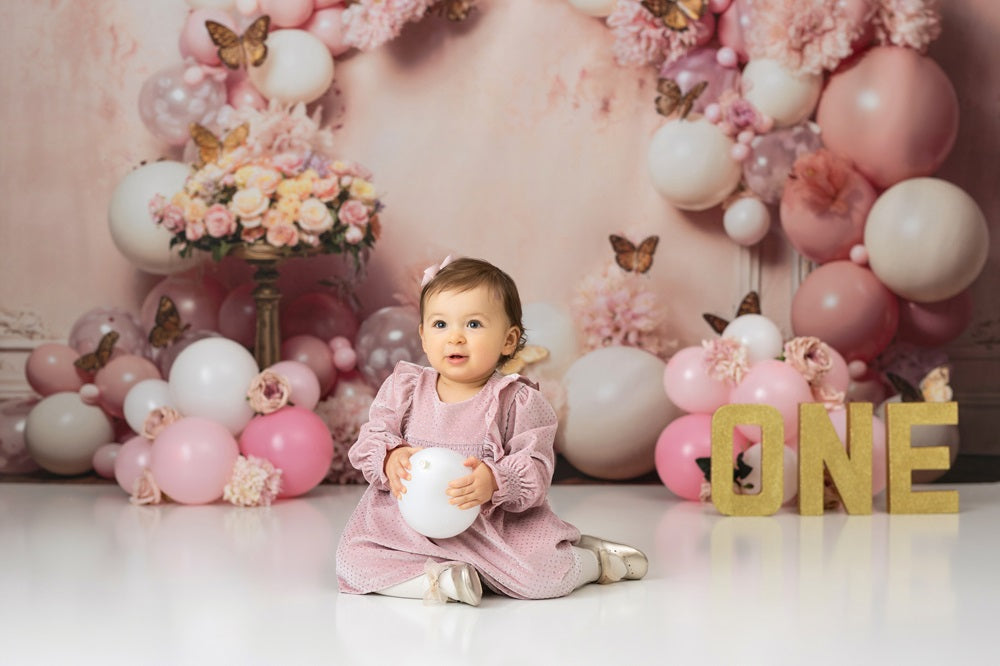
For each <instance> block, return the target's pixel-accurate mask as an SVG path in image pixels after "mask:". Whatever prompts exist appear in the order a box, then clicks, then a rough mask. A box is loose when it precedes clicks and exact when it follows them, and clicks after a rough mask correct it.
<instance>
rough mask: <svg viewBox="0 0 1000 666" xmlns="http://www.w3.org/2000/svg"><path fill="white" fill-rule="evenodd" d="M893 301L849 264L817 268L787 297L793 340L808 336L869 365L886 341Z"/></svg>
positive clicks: (893, 319) (892, 325)
mask: <svg viewBox="0 0 1000 666" xmlns="http://www.w3.org/2000/svg"><path fill="white" fill-rule="evenodd" d="M898 323H899V302H898V300H897V298H896V296H895V295H894V294H893V293H892V292H891V291H889V290H888V289H886V287H885V285H883V284H882V283H881V282H879V280H878V278H877V277H875V274H874V273H872V272H871V271H870V270H868V269H867V268H863V267H861V266H858V265H857V264H855V263H853V262H850V261H831V262H830V263H828V264H823V265H822V266H820V267H819V268H817V269H816V270H814V271H813V272H811V273H810V274H809V275H808V276H807V277H806V279H805V280H804V281H803V282H802V284H801V285H800V286H799V288H798V291H796V292H795V296H794V297H793V298H792V329H793V330H794V331H795V335H813V336H816V337H817V338H819V339H820V340H822V341H823V342H825V343H826V344H828V345H830V346H831V347H833V348H834V349H836V350H837V351H839V352H840V353H841V354H842V355H843V357H844V358H845V359H846V360H847V361H853V360H862V361H870V360H872V359H873V358H875V357H876V356H878V355H879V354H880V353H881V352H882V351H883V350H884V349H885V348H886V347H887V346H888V345H889V343H890V342H891V341H892V338H893V336H894V335H895V334H896V328H897V326H898Z"/></svg>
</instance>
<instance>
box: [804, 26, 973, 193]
mask: <svg viewBox="0 0 1000 666" xmlns="http://www.w3.org/2000/svg"><path fill="white" fill-rule="evenodd" d="M958 118H959V111H958V96H957V95H956V94H955V88H954V87H953V86H952V84H951V81H950V80H949V79H948V76H947V75H946V74H945V73H944V70H942V69H941V67H940V66H939V65H938V64H937V63H936V62H934V61H933V60H932V59H931V58H929V57H927V56H923V55H920V54H919V53H917V52H916V51H915V50H913V49H909V48H904V47H898V46H881V47H875V48H872V49H870V50H869V51H867V52H866V53H865V54H864V55H862V56H861V57H860V58H858V60H857V61H856V62H854V63H853V64H852V65H850V66H849V67H847V68H846V69H844V70H842V71H840V72H838V73H836V74H834V75H833V76H831V77H830V80H829V82H828V83H827V86H826V89H825V90H824V92H823V94H822V96H821V97H820V100H819V106H818V109H817V114H816V122H817V123H818V124H819V126H820V127H821V128H822V131H823V143H824V144H825V145H826V146H827V147H828V148H830V149H831V150H833V151H834V152H837V153H839V154H841V155H843V156H844V157H847V158H849V159H850V160H852V161H853V162H854V163H855V166H856V167H857V168H858V170H859V171H860V172H861V173H862V174H864V175H865V176H866V177H867V178H868V179H869V180H871V181H872V182H873V183H874V184H875V185H877V186H878V187H880V188H886V187H889V186H890V185H893V184H895V183H898V182H900V181H902V180H906V179H907V178H914V177H916V176H927V175H930V174H932V173H934V172H935V171H937V170H938V168H939V167H940V166H941V165H942V164H943V163H944V160H945V158H947V157H948V153H949V152H951V148H952V146H953V145H954V143H955V138H956V137H957V135H958Z"/></svg>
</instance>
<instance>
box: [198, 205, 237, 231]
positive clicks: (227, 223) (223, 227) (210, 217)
mask: <svg viewBox="0 0 1000 666" xmlns="http://www.w3.org/2000/svg"><path fill="white" fill-rule="evenodd" d="M205 230H206V231H207V232H208V235H209V236H211V237H212V238H225V237H226V236H229V235H231V234H232V233H233V232H235V231H236V218H235V217H233V214H232V212H230V210H229V209H228V208H226V207H225V206H223V205H222V204H218V203H217V204H212V205H211V206H209V207H208V210H207V211H205Z"/></svg>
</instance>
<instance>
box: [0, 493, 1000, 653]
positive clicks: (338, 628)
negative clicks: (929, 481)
mask: <svg viewBox="0 0 1000 666" xmlns="http://www.w3.org/2000/svg"><path fill="white" fill-rule="evenodd" d="M951 487H952V488H957V489H958V490H959V493H960V498H961V512H960V513H959V514H956V515H935V516H904V515H888V514H886V513H884V502H878V501H876V509H875V513H874V514H873V515H872V516H846V515H844V514H827V515H826V516H824V517H822V518H803V517H800V516H799V515H798V514H797V513H795V512H792V511H788V510H783V512H782V513H780V514H779V515H777V516H773V517H767V518H726V517H722V516H720V515H719V514H718V513H717V512H716V511H715V509H714V508H713V507H712V506H711V505H700V504H697V503H688V502H683V501H680V500H677V499H675V498H674V497H673V496H672V495H671V494H670V493H669V491H667V490H666V489H665V488H663V487H660V486H614V485H608V486H557V487H555V488H554V489H553V490H552V493H551V501H552V504H553V506H554V507H555V508H556V510H557V512H558V513H559V514H560V515H561V516H562V517H563V518H564V519H566V520H568V521H570V522H572V523H574V524H576V525H577V526H578V527H580V528H581V529H582V530H583V531H584V532H589V533H594V534H599V535H603V536H607V537H611V538H615V539H619V540H622V541H626V542H630V543H633V544H635V545H637V546H639V547H640V548H643V549H644V550H646V551H647V553H648V555H649V557H650V571H649V576H648V577H647V578H646V579H645V580H643V581H638V582H627V583H621V584H617V585H606V586H598V585H590V586H587V587H586V588H584V589H582V590H579V591H577V592H576V593H574V594H572V595H570V596H569V597H565V598H562V599H555V600H550V601H515V600H512V599H507V598H503V597H498V596H487V597H486V598H485V599H484V600H483V603H482V605H481V606H479V607H478V608H472V607H468V606H463V605H460V604H448V605H447V606H437V607H431V606H424V605H423V604H422V602H420V601H412V600H405V599H392V598H386V597H379V596H363V597H358V596H349V595H341V594H338V592H337V586H336V573H335V568H334V552H335V549H336V546H337V540H338V538H339V536H340V531H341V529H342V527H343V525H344V523H345V521H346V519H347V516H348V514H349V513H350V511H351V510H352V508H353V507H354V504H355V502H356V501H357V498H358V496H359V495H360V492H361V489H360V488H359V487H336V486H321V487H320V488H318V489H316V490H315V491H313V492H312V493H310V494H309V495H308V496H307V497H306V498H302V499H297V500H291V501H284V502H280V503H278V504H276V505H275V506H273V507H271V508H270V509H240V508H236V507H233V506H230V505H228V504H221V503H220V504H215V505H211V506H195V507H190V506H178V505H164V506H160V507H135V506H131V505H130V504H129V503H128V501H127V497H126V496H125V494H124V493H122V492H121V491H120V490H119V489H118V487H117V486H114V485H75V484H46V485H41V484H0V663H2V664H9V665H21V664H56V663H64V664H171V665H173V664H233V665H244V664H281V665H284V664H337V665H345V664H347V665H353V664H379V665H389V664H401V665H404V664H405V665H420V664H433V665H434V666H446V665H449V664H463V665H464V664H470V665H480V664H519V665H521V666H527V665H531V664H543V663H550V664H602V665H618V664H653V663H663V664H726V665H729V664H772V665H773V664H807V663H812V664H869V663H871V664H875V663H879V664H907V665H910V664H935V663H946V664H987V663H997V659H998V658H997V651H998V650H997V640H996V639H997V636H998V634H1000V485H995V484H988V485H960V486H951Z"/></svg>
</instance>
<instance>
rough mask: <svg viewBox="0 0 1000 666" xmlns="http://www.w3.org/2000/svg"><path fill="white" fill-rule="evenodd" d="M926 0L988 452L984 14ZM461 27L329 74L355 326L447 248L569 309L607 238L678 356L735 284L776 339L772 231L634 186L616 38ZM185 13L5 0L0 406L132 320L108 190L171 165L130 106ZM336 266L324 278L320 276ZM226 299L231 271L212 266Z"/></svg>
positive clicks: (301, 285) (991, 388)
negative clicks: (657, 311)
mask: <svg viewBox="0 0 1000 666" xmlns="http://www.w3.org/2000/svg"><path fill="white" fill-rule="evenodd" d="M943 4H944V9H943V12H944V33H943V35H942V37H941V38H940V39H939V40H938V41H937V42H936V43H935V44H934V46H933V48H932V51H931V54H932V55H933V56H934V57H935V59H936V60H937V61H938V62H939V63H940V64H941V65H942V67H943V68H944V69H945V71H946V72H947V73H948V75H949V76H950V77H951V80H952V81H953V83H954V85H955V87H956V89H957V91H958V95H959V99H960V103H961V112H962V118H961V128H960V134H959V139H958V144H957V145H956V147H955V149H954V151H953V153H952V155H951V157H950V158H949V160H948V162H947V163H946V164H945V166H944V168H943V169H942V170H941V172H940V173H939V174H937V175H939V176H940V177H942V178H944V179H946V180H949V181H952V182H954V183H956V184H957V185H959V186H960V187H962V188H963V189H965V190H966V191H967V192H969V194H971V195H972V196H973V197H974V198H975V199H976V200H977V201H978V202H979V204H980V206H981V207H982V208H983V210H984V211H985V212H986V215H987V219H988V220H989V221H990V223H991V227H992V228H993V234H992V241H991V243H992V247H991V254H990V260H989V263H988V264H987V267H986V270H985V271H984V273H983V275H982V276H981V277H980V279H979V280H978V282H977V283H976V285H975V287H974V294H975V298H976V302H977V312H976V317H975V320H974V322H973V324H972V325H971V326H970V327H969V329H968V330H967V332H966V334H965V335H964V336H963V337H962V338H961V339H960V340H959V341H957V342H956V343H954V344H953V345H952V346H951V347H950V348H949V350H948V351H949V354H950V356H951V358H952V361H953V362H954V364H955V374H954V384H955V387H956V390H957V392H958V398H959V400H960V401H961V404H962V410H963V411H962V421H963V428H964V430H965V432H964V434H963V441H962V450H963V451H970V452H991V453H1000V444H996V443H995V438H994V437H992V436H990V435H987V434H986V433H992V432H994V431H995V428H996V426H997V423H996V417H995V416H993V413H994V412H995V410H996V408H997V407H998V406H1000V405H998V403H1000V379H998V377H1000V352H998V351H997V348H996V347H997V343H998V342H1000V317H998V310H997V306H996V297H995V294H996V293H997V291H998V289H1000V284H998V282H1000V273H998V271H997V263H998V261H1000V253H998V246H1000V231H998V230H997V229H996V221H997V220H998V219H1000V194H998V190H997V188H996V178H997V176H996V173H997V172H996V170H995V169H994V168H992V166H993V163H994V161H995V159H996V156H997V155H998V154H1000V146H998V142H1000V108H998V106H1000V71H998V70H1000V58H998V55H1000V47H998V46H996V40H995V37H996V35H997V34H998V33H1000V3H996V2H994V1H993V0H961V1H960V2H946V3H943ZM482 6H483V11H481V12H479V13H478V14H477V15H476V17H475V19H474V20H472V21H471V22H469V23H467V24H463V25H461V26H455V25H452V24H448V23H446V22H441V21H437V20H433V19H432V20H427V21H424V22H423V23H421V24H415V25H411V26H409V27H408V28H407V30H406V32H405V33H404V35H403V36H402V37H401V38H400V39H398V40H396V41H395V42H392V43H391V44H389V45H387V46H386V47H384V48H382V49H380V50H378V51H375V52H371V53H366V54H359V55H353V56H351V57H347V58H343V59H339V60H338V63H337V70H336V81H335V84H334V86H333V88H332V89H331V92H330V93H328V95H327V96H326V97H325V98H324V99H323V100H322V105H323V107H324V109H325V111H326V115H327V117H328V119H329V122H330V124H331V125H332V126H334V127H336V128H337V130H336V137H337V145H338V150H339V151H340V152H341V154H342V155H343V156H345V157H348V158H352V159H356V160H358V161H360V162H362V163H363V164H365V165H366V166H368V167H370V168H371V169H372V170H373V171H374V173H375V182H376V184H377V185H378V186H379V188H380V190H381V191H382V193H383V194H384V200H385V202H386V204H387V209H386V211H385V213H384V215H383V223H384V236H383V239H382V241H381V242H380V243H379V245H378V247H377V249H376V251H375V254H374V258H373V261H372V263H371V271H370V277H369V279H368V281H367V282H366V283H365V284H364V285H363V286H362V287H361V289H360V296H361V299H362V302H363V305H364V307H365V309H366V311H371V310H374V309H375V308H378V307H380V306H383V305H387V304H392V303H394V300H393V298H392V294H393V293H394V292H396V291H399V290H400V289H401V288H402V285H404V284H406V280H407V278H408V276H409V275H410V273H411V272H412V271H413V269H414V268H415V267H422V266H424V265H426V264H428V263H430V262H431V261H432V260H435V259H439V258H440V257H442V256H443V255H445V254H447V253H449V252H452V253H459V254H466V255H473V256H482V257H485V258H488V259H491V260H493V261H495V262H497V263H499V264H500V265H502V266H504V267H505V268H507V269H508V270H509V271H510V272H511V273H512V275H513V276H514V277H515V278H516V279H517V281H518V283H519V285H520V286H521V289H522V295H523V297H524V299H525V301H529V302H532V301H545V302H551V303H555V304H561V305H568V304H569V302H570V300H571V299H572V296H573V294H574V290H575V288H576V286H577V285H578V284H579V283H580V281H581V280H582V279H583V278H584V277H585V276H587V275H589V274H592V273H593V272H594V271H596V270H598V269H600V267H601V266H602V265H603V264H604V263H605V262H606V261H607V260H608V259H609V258H610V257H611V253H610V249H609V245H608V241H607V236H608V234H609V233H614V232H626V233H628V235H630V236H631V237H633V238H635V239H639V238H642V237H644V236H646V235H649V234H654V233H655V234H659V235H660V237H661V243H660V248H659V251H658V253H657V256H656V261H655V263H654V266H653V269H652V270H651V271H650V273H649V280H650V284H651V286H652V287H653V288H654V289H655V290H656V291H658V292H659V293H660V294H661V295H662V297H663V299H664V302H665V303H666V307H667V309H668V318H669V321H670V334H671V336H672V337H674V338H676V340H677V341H678V344H681V345H687V344H694V343H696V342H697V341H698V340H700V339H701V338H702V337H705V336H706V335H707V334H708V333H709V330H708V328H707V326H706V325H705V324H704V322H702V320H701V313H702V312H706V311H708V312H716V313H719V314H725V313H727V312H731V311H732V310H733V309H734V308H735V306H736V304H737V303H738V301H739V300H740V298H741V297H742V296H743V294H744V293H745V292H746V291H747V290H748V289H750V288H758V289H760V290H761V292H762V297H763V304H764V314H766V315H769V316H771V317H772V318H773V319H775V320H776V321H777V322H778V323H779V325H780V326H781V327H782V329H783V330H784V331H785V332H786V333H787V334H789V335H790V333H791V330H790V326H789V324H788V319H789V315H788V312H789V304H790V299H791V295H792V294H793V293H794V290H795V288H796V286H797V284H798V281H799V279H800V277H801V271H802V270H803V266H802V265H801V264H800V262H799V260H798V258H797V257H796V256H795V255H794V253H793V252H792V251H791V250H790V248H789V247H788V244H787V242H785V240H784V239H783V238H782V236H781V234H780V233H774V234H772V235H771V236H770V237H769V238H768V239H767V240H765V242H764V243H763V244H762V245H761V246H760V247H759V248H758V249H756V250H754V251H747V250H744V249H742V248H739V247H738V246H736V245H735V244H734V243H733V242H732V241H730V240H729V239H728V238H727V237H726V236H725V234H724V233H723V231H722V228H721V211H720V210H719V209H718V208H715V209H712V210H709V211H706V212H704V213H697V214H690V213H684V212H682V211H678V210H675V209H673V208H672V207H671V206H670V205H668V204H667V203H666V202H665V201H664V200H663V199H662V198H661V197H660V196H659V195H658V194H657V193H656V192H655V191H654V190H653V189H652V187H651V186H650V184H649V179H648V177H647V175H646V171H645V151H646V147H647V145H648V142H649V139H650V137H651V135H652V134H653V132H654V131H655V130H656V129H657V127H658V126H659V125H660V123H661V122H662V118H661V117H659V116H657V115H656V113H655V112H654V111H653V105H652V98H653V92H652V89H653V85H654V79H653V75H652V72H651V71H649V70H642V71H638V70H631V69H625V68H621V67H618V66H617V65H615V64H614V62H613V59H612V57H611V51H610V47H611V35H610V32H609V31H608V30H607V29H606V28H605V27H604V26H603V24H602V23H601V22H600V21H599V20H597V19H591V18H588V17H587V16H585V15H583V14H582V13H580V12H578V11H576V10H575V9H573V8H572V7H571V6H570V5H569V4H568V3H567V2H566V1H565V0H503V1H500V0H492V1H491V0H484V1H483V3H482ZM186 12H187V6H186V4H185V3H184V2H183V1H182V0H161V1H160V2H156V3H145V2H142V3H139V2H134V1H133V2H129V1H127V0H94V1H93V2H87V3H67V2H57V1H54V0H52V1H50V2H32V1H29V0H11V1H8V2H5V3H3V4H2V5H0V19H3V23H4V24H5V25H6V26H7V27H8V30H7V35H8V36H7V38H6V40H5V41H4V42H3V43H2V44H0V55H2V58H0V86H2V89H0V99H2V100H3V101H2V104H3V106H2V111H0V114H2V117H3V121H4V122H3V125H4V131H3V134H2V138H0V246H2V247H3V248H4V250H5V252H4V257H3V261H2V264H0V317H2V318H0V392H3V393H15V392H17V391H19V390H22V391H23V390H24V389H26V385H25V384H24V383H23V379H22V374H23V362H24V358H25V357H26V355H27V353H28V351H30V349H31V348H32V347H33V346H34V345H36V344H38V343H39V342H40V341H42V340H45V339H55V340H58V339H64V338H65V337H66V335H67V333H68V331H69V328H70V326H71V325H72V324H73V322H74V321H75V320H76V319H77V318H78V317H79V316H80V315H81V314H83V313H84V312H85V311H87V310H89V309H91V308H93V307H97V306H120V307H126V308H130V309H133V310H136V311H137V310H138V306H139V304H140V303H141V302H142V299H143V297H144V296H145V294H146V293H147V292H148V291H149V289H150V287H151V286H152V285H153V284H155V283H156V282H157V281H158V280H159V279H160V278H159V277H158V276H152V275H148V274H144V273H142V272H140V271H138V270H137V269H135V268H134V267H132V266H131V265H130V264H129V262H128V261H127V260H126V259H125V258H124V257H122V256H121V255H120V254H119V253H118V252H117V250H116V249H115V247H114V245H113V243H112V241H111V238H110V235H109V233H108V225H107V204H108V201H109V197H110V195H111V192H112V191H113V189H114V188H115V186H116V185H117V184H118V182H119V181H120V180H121V179H122V178H123V177H124V175H125V174H126V173H128V171H129V170H130V169H131V168H132V167H133V166H135V165H137V164H138V163H139V162H140V161H142V160H155V159H157V158H158V157H160V156H164V155H165V156H168V157H170V158H173V159H177V158H179V157H180V156H179V154H178V153H177V151H176V150H168V149H167V148H166V147H165V146H164V145H162V144H160V143H158V142H157V140H156V139H155V138H154V137H152V135H151V134H150V133H149V132H148V131H147V130H146V128H145V127H144V126H143V124H142V122H141V120H140V118H139V115H138V111H137V99H138V93H139V89H140V87H141V86H142V84H143V82H144V81H145V80H146V79H147V78H148V77H149V75H150V74H151V73H152V72H154V71H156V70H158V69H160V68H163V67H166V66H169V65H173V64H175V63H177V62H178V61H179V54H178V51H177V37H178V35H179V32H180V27H181V24H182V21H183V18H184V16H185V14H186ZM333 263H334V264H335V263H336V261H335V260H333ZM223 269H224V270H223V271H222V272H221V273H220V275H221V277H222V279H223V280H224V281H225V282H226V284H227V286H233V285H235V284H236V283H237V282H238V281H239V280H241V279H244V278H245V277H246V275H247V271H246V270H244V269H243V267H240V266H235V265H230V266H223ZM334 270H335V268H334V267H333V266H332V265H331V260H329V259H316V260H310V261H309V262H307V264H306V265H305V266H302V267H299V268H296V269H295V270H294V271H293V272H294V273H295V275H291V274H286V275H285V277H284V278H283V284H284V289H285V291H286V293H287V294H295V293H296V292H301V291H303V290H305V289H309V288H311V286H312V285H313V278H315V277H323V276H325V275H327V274H329V273H330V272H331V271H334Z"/></svg>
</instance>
